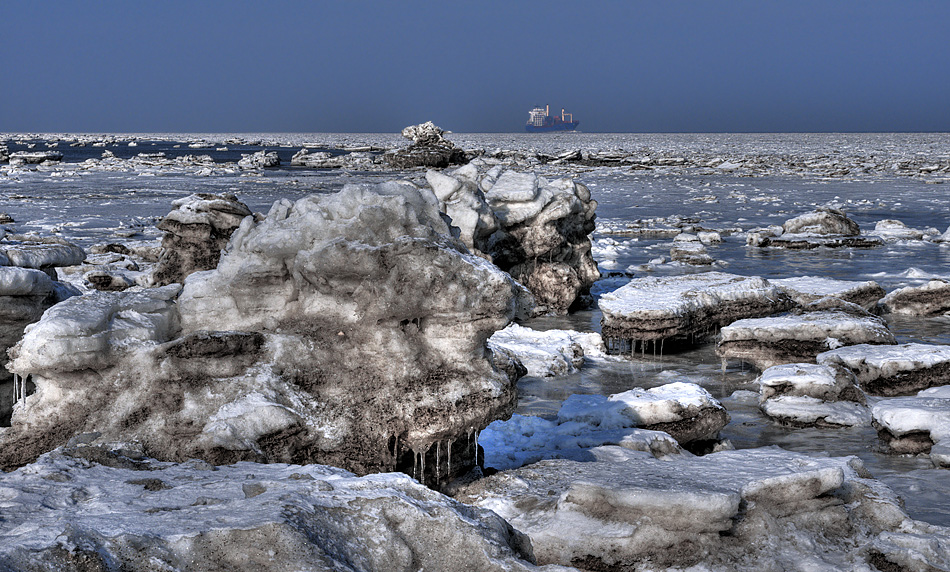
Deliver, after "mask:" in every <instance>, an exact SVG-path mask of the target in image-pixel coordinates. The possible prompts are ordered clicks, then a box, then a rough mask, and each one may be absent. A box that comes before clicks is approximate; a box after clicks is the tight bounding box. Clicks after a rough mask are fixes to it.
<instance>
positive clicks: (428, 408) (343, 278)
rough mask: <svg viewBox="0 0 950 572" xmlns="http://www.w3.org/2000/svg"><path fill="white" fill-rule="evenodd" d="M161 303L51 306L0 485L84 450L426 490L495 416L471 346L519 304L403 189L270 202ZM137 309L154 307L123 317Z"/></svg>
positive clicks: (482, 360)
mask: <svg viewBox="0 0 950 572" xmlns="http://www.w3.org/2000/svg"><path fill="white" fill-rule="evenodd" d="M174 288H176V287H175V286H174V285H172V286H168V287H165V289H150V290H146V291H144V292H142V293H141V294H135V293H126V292H123V293H115V294H110V296H114V298H109V299H108V300H111V302H108V303H107V300H106V298H102V299H101V300H100V299H97V300H98V302H97V301H96V300H93V301H90V302H86V301H84V300H81V299H80V300H77V301H75V302H73V303H72V304H69V302H71V301H67V302H66V303H64V305H61V306H63V308H62V309H61V310H58V312H59V314H55V315H50V314H48V315H47V316H46V319H44V321H41V322H40V323H39V324H38V325H36V326H35V327H34V328H33V329H32V330H30V331H29V332H27V335H26V336H25V337H24V339H23V340H22V341H21V342H20V344H19V345H18V346H17V347H16V348H15V349H14V350H13V352H15V355H14V358H15V359H14V363H13V368H12V369H13V371H15V372H17V373H18V374H20V375H23V376H26V375H27V374H32V375H33V378H34V380H35V382H36V384H37V387H38V389H37V393H36V394H35V395H33V396H30V397H29V398H28V399H27V400H26V401H25V402H24V403H22V404H21V406H19V407H18V408H17V409H16V410H15V411H14V419H13V427H12V428H11V429H10V430H9V431H8V432H6V433H4V434H2V435H0V466H7V467H9V466H15V465H17V464H22V463H23V462H29V461H30V460H32V458H35V456H36V455H37V454H39V453H41V452H43V451H44V450H48V449H49V448H50V447H52V446H55V445H56V444H59V443H60V442H61V441H62V440H63V439H65V438H68V437H69V436H70V435H72V434H73V433H76V432H91V431H97V432H100V433H102V435H103V438H108V439H114V440H130V439H134V440H137V441H138V442H141V443H142V444H143V445H144V446H145V447H146V450H147V452H148V453H149V454H150V455H152V456H154V457H156V458H161V459H165V460H173V461H180V460H184V459H187V458H189V457H198V458H203V459H205V460H208V461H210V462H214V463H231V462H236V461H240V460H255V461H268V462H308V463H309V462H320V463H326V464H332V465H335V466H339V467H343V468H346V469H348V470H353V471H354V472H358V473H369V472H378V471H389V470H403V471H406V472H409V473H413V474H415V475H416V476H417V477H418V478H419V479H420V480H424V481H425V482H427V483H430V484H434V483H438V482H439V481H441V480H444V479H446V478H447V477H450V476H452V475H454V474H456V473H458V472H460V471H463V470H467V469H468V468H470V467H471V466H472V464H473V462H474V460H475V451H476V435H477V432H478V431H480V430H481V429H483V428H484V427H485V426H487V425H488V424H489V423H490V422H491V421H493V420H495V419H498V418H503V417H507V416H508V415H510V414H511V412H512V410H513V408H514V404H515V400H516V393H515V387H514V383H513V380H512V379H510V378H509V376H508V375H507V374H506V373H505V371H503V369H504V366H505V365H506V364H507V361H506V360H505V359H503V358H502V359H498V360H494V359H492V355H491V353H490V352H489V351H488V350H487V348H486V340H487V338H488V337H489V336H490V335H491V334H492V333H493V332H495V331H496V330H498V329H501V328H504V327H505V326H506V325H507V324H508V323H509V322H510V321H511V319H512V318H513V317H514V316H515V315H516V313H517V312H518V311H519V308H520V307H521V305H522V304H523V303H525V301H526V300H527V299H528V298H525V296H528V295H527V293H526V292H525V291H524V289H523V287H521V286H520V285H519V284H517V283H516V282H515V281H513V280H512V279H511V277H510V276H509V275H507V274H506V273H504V272H502V271H500V270H499V269H498V268H497V267H495V266H493V265H491V264H490V263H488V262H487V261H485V260H484V259H482V258H479V257H477V256H474V255H471V254H469V253H468V252H467V251H466V249H465V247H464V246H463V245H462V244H461V243H459V242H458V241H457V240H456V239H455V238H453V237H452V236H451V234H450V232H449V227H448V225H447V224H446V222H445V221H444V220H443V218H442V215H441V214H440V212H439V210H438V201H437V199H436V197H435V196H434V195H433V194H432V193H431V191H429V190H427V189H419V188H418V187H416V186H415V185H413V184H411V183H407V182H394V183H384V184H381V185H378V186H373V185H348V186H346V187H344V189H343V190H342V191H341V192H340V193H337V194H335V195H321V196H316V195H314V196H310V197H305V198H303V199H300V200H298V201H297V202H296V203H291V202H290V201H287V200H281V201H278V202H277V203H275V204H274V206H273V208H272V209H271V211H270V213H269V214H268V216H267V217H266V218H264V219H263V220H260V221H258V220H255V219H254V218H253V217H245V218H244V220H243V221H242V223H241V226H240V228H239V229H238V230H237V231H235V233H234V234H233V235H232V237H231V241H230V244H229V248H228V251H227V252H226V254H225V255H224V256H223V257H222V258H221V260H220V262H219V264H218V266H217V268H216V269H215V270H210V271H203V272H196V273H194V274H192V275H190V276H189V277H188V278H187V279H186V280H185V284H184V288H183V290H182V291H181V294H180V296H179V297H178V300H177V304H172V302H173V300H172V297H173V295H174V292H173V291H172V290H168V289H174ZM106 294H107V293H99V295H100V296H105V295H106ZM139 295H141V296H152V297H157V299H155V300H154V306H147V307H145V308H139V307H137V306H136V307H130V306H129V304H130V303H131V302H132V301H134V300H133V298H131V297H133V296H139ZM149 303H150V304H151V302H149ZM166 304H167V305H168V306H166ZM173 309H177V313H176V314H175V315H174V316H173V315H171V314H170V313H168V314H167V315H166V310H167V312H171V311H172V310H173ZM63 315H65V317H63ZM179 315H180V325H181V332H180V333H179V332H176V331H175V327H174V326H175V322H173V319H177V318H178V316H179ZM166 317H167V319H166ZM56 344H59V346H61V347H59V346H57V345H56ZM47 348H48V349H47ZM53 350H58V351H53ZM62 350H69V351H62ZM107 350H108V351H107ZM496 362H497V363H498V364H499V365H498V366H496V365H495V364H496ZM43 447H46V449H43Z"/></svg>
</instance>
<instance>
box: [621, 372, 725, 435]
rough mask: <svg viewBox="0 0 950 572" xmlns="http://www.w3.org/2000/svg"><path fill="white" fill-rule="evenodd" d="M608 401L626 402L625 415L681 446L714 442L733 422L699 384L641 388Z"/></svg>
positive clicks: (623, 412)
mask: <svg viewBox="0 0 950 572" xmlns="http://www.w3.org/2000/svg"><path fill="white" fill-rule="evenodd" d="M608 401H613V402H617V403H622V404H623V405H624V409H622V410H621V413H622V414H623V415H625V416H627V417H629V418H630V419H631V420H632V421H633V424H634V425H635V426H636V427H641V428H643V429H650V430H652V431H663V432H665V433H669V434H670V435H672V436H673V438H675V439H676V440H677V441H679V442H680V443H681V444H688V443H693V442H697V441H708V440H714V439H716V438H717V437H718V435H719V431H720V430H721V429H722V428H723V427H725V426H726V424H727V423H729V414H728V413H726V409H725V408H724V407H723V406H722V405H721V404H720V403H719V402H718V401H716V400H715V399H714V398H713V396H712V395H710V394H709V392H708V391H706V390H705V389H703V388H702V387H700V386H699V385H697V384H695V383H686V382H673V383H668V384H666V385H661V386H659V387H654V388H651V389H641V388H639V387H637V388H634V389H631V390H629V391H625V392H623V393H617V394H614V395H611V396H610V397H609V398H608Z"/></svg>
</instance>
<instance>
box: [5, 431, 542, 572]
mask: <svg viewBox="0 0 950 572" xmlns="http://www.w3.org/2000/svg"><path fill="white" fill-rule="evenodd" d="M129 449H134V448H131V447H129V446H125V447H124V448H122V449H118V451H113V450H110V449H109V448H105V447H100V446H96V445H82V444H79V445H76V446H73V447H69V448H66V449H65V450H56V451H54V452H52V453H49V454H46V455H44V456H43V457H41V458H40V459H39V460H38V461H37V462H36V463H34V464H31V465H30V466H28V467H25V468H23V469H20V470H18V471H15V472H12V473H8V474H0V506H2V510H3V515H4V518H3V519H2V520H0V539H2V540H0V568H3V569H9V570H37V571H38V570H54V569H56V570H59V569H62V570H90V569H103V570H105V569H119V568H121V569H123V570H143V571H144V570H159V569H160V570H209V571H210V570H220V571H225V570H354V571H355V570H379V571H382V570H406V571H415V570H420V569H421V570H510V571H518V570H524V571H527V570H536V569H538V568H536V567H535V566H534V565H532V564H531V563H530V562H529V560H531V559H532V555H531V552H530V545H529V544H528V543H527V542H525V540H524V538H523V537H522V536H521V535H520V534H519V533H517V532H515V531H514V530H512V528H511V527H510V526H509V525H508V523H506V522H505V521H504V520H502V519H501V518H500V517H498V516H497V515H495V514H494V513H492V512H490V511H487V510H484V509H478V508H473V507H469V506H466V505H463V504H461V503H459V502H457V501H454V500H452V499H450V498H448V497H445V496H443V495H440V494H439V493H436V492H434V491H432V490H429V489H427V488H425V487H423V486H422V485H420V484H419V483H418V482H416V481H415V480H413V479H411V478H409V477H408V476H406V475H403V474H378V475H372V476H368V477H362V478H360V477H356V476H355V475H353V474H352V473H348V472H346V471H344V470H341V469H337V468H333V467H328V466H323V465H303V466H301V465H286V464H267V465H261V464H255V463H237V464H234V465H229V466H222V467H212V466H210V465H208V464H207V463H202V462H200V461H187V462H184V463H180V464H171V463H161V462H158V461H155V460H152V459H148V458H142V457H140V456H138V455H135V454H134V453H131V452H130V451H129ZM125 455H130V456H131V458H130V457H127V456H125ZM97 460H98V461H102V462H103V463H105V464H99V463H98V462H91V461H97ZM107 465H111V466H107Z"/></svg>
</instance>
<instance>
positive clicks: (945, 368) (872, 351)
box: [816, 343, 950, 396]
mask: <svg viewBox="0 0 950 572" xmlns="http://www.w3.org/2000/svg"><path fill="white" fill-rule="evenodd" d="M816 359H817V361H818V363H820V364H835V365H840V366H843V367H846V368H848V369H850V370H851V371H853V372H854V374H855V376H856V377H857V380H858V383H859V384H860V385H861V387H862V389H864V391H866V392H868V393H871V394H874V395H883V396H895V395H912V394H913V393H915V392H917V391H920V390H922V389H927V388H928V387H933V386H939V385H947V384H950V346H943V345H933V344H918V343H909V344H900V345H894V346H891V345H868V344H857V345H851V346H846V347H842V348H837V349H834V350H831V351H828V352H824V353H820V354H818V356H817V358H816Z"/></svg>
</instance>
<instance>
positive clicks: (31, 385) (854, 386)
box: [0, 126, 950, 572]
mask: <svg viewBox="0 0 950 572" xmlns="http://www.w3.org/2000/svg"><path fill="white" fill-rule="evenodd" d="M422 127H425V128H424V129H423V128H420V129H415V130H409V131H410V133H409V135H410V136H411V137H410V139H412V143H411V144H410V145H409V146H407V142H406V141H405V140H404V139H403V138H402V137H400V136H399V135H398V134H391V135H372V134H370V135H334V134H316V135H306V134H288V135H283V134H275V135H214V134H209V135H186V136H171V135H161V136H157V135H127V136H126V135H81V136H72V135H64V136H49V135H46V136H31V135H17V136H9V137H4V138H3V140H2V141H0V147H5V148H6V151H2V152H0V229H2V230H0V249H2V250H3V252H4V253H5V254H4V255H5V256H6V259H0V282H2V285H3V289H2V292H0V303H2V304H3V306H0V308H2V309H3V310H4V311H7V310H9V309H14V310H16V311H18V312H20V314H16V315H17V316H19V317H18V318H16V319H18V320H20V321H19V322H17V323H15V324H14V323H13V321H12V320H9V322H10V323H9V324H6V323H4V324H3V325H4V327H6V329H5V330H4V332H5V334H4V335H5V336H6V338H5V339H7V338H8V339H9V340H8V343H7V345H8V346H13V347H12V349H11V352H10V354H9V357H10V359H11V361H10V364H9V366H8V368H7V369H9V370H10V371H11V372H15V373H16V376H15V377H11V378H9V379H8V380H6V381H5V380H2V379H0V406H4V407H7V408H8V410H10V409H12V412H13V414H12V418H11V419H10V420H9V421H7V422H3V419H0V425H6V424H10V425H11V426H10V427H0V461H2V464H3V466H4V467H5V468H6V469H7V470H9V471H10V472H6V473H3V474H0V570H6V569H11V570H46V569H63V570H90V569H102V570H120V569H125V570H193V569H222V570H224V569H262V570H265V569H266V570H275V569H280V570H284V569H305V570H323V569H326V570H420V569H422V570H471V569H482V570H521V569H524V570H531V569H535V568H536V567H538V566H542V567H548V568H550V569H555V568H556V567H558V566H566V567H572V568H575V569H581V570H598V571H599V570H624V571H627V570H665V569H672V570H692V571H694V572H699V571H702V570H714V571H725V570H737V569H761V570H843V569H845V570H862V571H864V570H866V571H868V572H873V571H875V570H879V571H889V570H912V571H917V570H927V571H930V570H948V569H950V530H948V528H946V527H947V526H950V509H947V508H946V507H948V506H950V481H948V479H947V475H948V473H947V468H945V467H946V466H947V464H948V462H947V459H948V458H950V455H948V454H947V446H948V443H950V442H948V440H947V439H948V435H950V432H948V427H950V418H948V411H950V407H948V406H947V404H948V403H950V395H948V394H947V393H946V391H947V387H950V386H948V385H947V380H948V378H947V377H946V375H945V372H944V369H945V367H944V364H943V353H945V350H946V348H947V347H950V328H948V325H947V324H948V322H947V320H948V318H947V317H946V316H945V313H946V310H945V308H950V295H948V294H947V290H946V288H944V286H945V284H946V278H947V277H948V273H947V271H946V268H947V267H948V266H947V264H948V263H950V248H948V246H947V244H948V243H947V241H946V240H945V237H946V235H947V233H943V230H944V229H946V228H947V227H948V225H950V219H947V215H946V213H947V212H950V198H947V197H946V196H945V194H946V193H943V192H941V191H942V189H943V186H944V184H945V183H950V156H948V155H947V154H946V148H947V143H948V139H947V137H946V136H945V135H940V134H935V135H880V136H877V135H828V136H810V135H789V136H745V135H739V136H685V135H684V136H654V135H642V136H641V135H638V136H628V135H589V134H572V136H569V137H568V136H564V135H560V134H558V135H554V136H551V137H536V136H523V135H511V136H508V135H466V134H451V133H444V132H440V133H439V134H438V135H439V137H438V139H437V140H436V139H433V140H432V141H430V140H429V139H430V137H429V136H428V135H427V134H429V133H435V130H434V129H431V128H429V127H427V126H422ZM433 128H434V126H433ZM436 129H437V128H436ZM439 131H441V130H439ZM427 146H429V147H432V146H437V147H441V148H443V149H442V150H438V149H423V147H427ZM442 151H445V152H446V153H449V154H450V155H451V159H452V160H451V161H450V162H460V163H466V164H465V165H463V166H461V167H454V166H453V167H435V168H431V169H428V170H427V169H426V168H424V167H423V168H403V167H399V169H398V170H394V167H393V166H392V165H393V163H392V161H391V160H390V158H393V157H400V156H405V157H408V158H410V159H413V160H414V161H415V160H416V159H420V160H421V162H419V161H416V163H413V164H421V165H426V164H429V163H427V161H430V158H436V154H437V153H436V152H438V153H442ZM7 155H15V156H16V157H17V158H16V160H14V161H12V162H7V163H3V162H2V161H3V157H5V156H7ZM439 161H441V159H439ZM397 163H398V161H397ZM406 164H407V165H408V163H406ZM438 164H440V165H441V163H438ZM595 207H596V221H597V223H596V227H595V224H594V220H595V219H594V208H595ZM263 213H267V214H263ZM592 231H593V232H592ZM163 233H164V234H163ZM50 237H56V238H50ZM17 241H19V242H20V243H24V242H33V243H37V244H47V245H52V244H72V245H74V246H79V247H82V249H83V251H84V252H83V254H84V256H85V259H84V260H82V257H79V258H77V259H75V260H74V259H70V260H65V259H63V260H59V261H58V262H57V264H60V265H59V266H58V267H57V268H56V269H53V268H51V267H50V266H51V263H52V262H54V261H53V260H52V258H50V257H51V256H52V255H51V254H50V253H53V252H54V251H57V249H58V250H61V251H62V252H66V251H67V250H69V251H71V252H72V253H73V254H74V255H77V254H78V252H77V251H76V250H73V249H72V247H65V248H62V247H39V246H38V247H36V248H35V249H34V250H35V253H36V254H37V256H39V253H40V251H41V250H43V248H45V249H46V251H47V252H46V253H45V254H43V255H42V256H41V257H40V258H42V260H46V261H47V262H49V263H46V262H42V260H40V258H36V257H35V256H34V257H33V258H36V260H33V259H32V258H30V257H25V258H24V257H23V256H20V255H19V254H16V253H14V254H13V255H12V256H11V255H10V253H11V252H14V251H13V250H11V247H13V246H15V244H14V243H16V242H17ZM163 246H164V249H163ZM222 248H223V250H221V249H222ZM21 250H23V249H22V248H21ZM219 253H220V256H218V255H219ZM591 255H593V258H592V257H591ZM18 256H19V258H17V257H18ZM74 258H75V256H74ZM594 260H596V261H597V263H598V264H599V265H600V269H599V271H598V269H597V268H596V266H595V265H594ZM63 264H65V266H64V265H63ZM499 266H500V267H501V270H500V269H499ZM502 270H506V271H508V273H507V274H506V273H505V272H502ZM4 273H5V274H4ZM510 275H514V276H515V278H516V279H517V280H518V281H520V282H522V283H523V284H524V285H525V286H527V287H528V288H529V289H531V290H532V291H533V292H534V294H535V296H533V297H532V296H530V295H529V294H528V291H527V290H525V289H524V288H523V287H522V286H521V285H519V284H517V283H516V282H514V281H512V280H511V278H510ZM598 276H599V277H600V278H599V279H598ZM180 282H183V283H184V284H183V287H182V285H181V284H179V283H180ZM166 283H167V284H168V285H167V286H163V287H160V288H156V287H155V286H157V285H159V284H166ZM101 290H106V291H101ZM110 290H112V291H110ZM55 292H61V293H62V294H61V295H57V296H58V297H51V293H55ZM79 293H83V294H84V295H81V296H80V295H77V294H79ZM64 298H68V299H64ZM591 300H593V301H594V302H595V305H594V306H593V307H590V308H586V309H585V308H584V306H585V305H586V304H587V303H589V302H590V301H591ZM598 303H599V307H598ZM532 304H534V306H532ZM50 305H52V307H50V308H49V309H46V308H47V307H49V306H50ZM568 309H570V310H571V313H570V314H566V313H565V312H566V311H567V310H568ZM44 310H46V311H45V313H44V314H43V318H42V319H40V314H41V313H42V312H43V311H44ZM539 311H540V312H542V313H544V314H545V315H533V314H532V312H533V313H534V314H537V313H538V312H539ZM788 311H791V313H786V312H788ZM7 316H8V315H7V314H4V313H0V321H2V320H6V319H7ZM10 316H13V314H10ZM513 319H517V320H518V323H517V324H515V323H510V322H511V321H512V320H513ZM31 322H32V325H27V324H29V323H31ZM750 322H751V323H750ZM17 328H19V329H17ZM24 330H25V335H24V334H22V332H23V331H24ZM612 332H613V333H612ZM720 332H722V333H720ZM601 334H603V335H604V338H601ZM614 334H616V335H614ZM603 339H606V340H607V342H608V343H607V344H606V346H607V347H605V344H604V343H603V341H602V340H603ZM722 340H725V343H723V344H720V353H721V354H722V355H717V353H716V346H717V343H716V342H717V341H722ZM730 341H731V342H733V343H732V347H733V350H729V343H730ZM881 342H883V343H884V345H878V344H880V343H881ZM5 343H6V342H5ZM610 346H613V347H610ZM740 346H742V347H740ZM792 346H795V347H792ZM608 347H610V349H611V350H612V352H611V355H608V354H607V351H606V350H607V349H608ZM634 350H636V351H634ZM740 350H741V351H740ZM742 352H746V353H745V354H742V355H740V353H742ZM749 352H751V353H749ZM618 353H619V354H621V355H616V354H618ZM723 356H725V357H726V358H727V359H726V360H725V362H723V359H722V357H723ZM779 361H793V362H794V363H791V364H787V365H779V366H776V367H773V368H768V369H766V368H767V366H769V365H772V363H778V362H779ZM815 362H818V363H815ZM749 363H752V364H753V365H755V366H756V367H757V368H759V369H764V370H765V371H762V372H761V375H759V372H757V371H754V370H750V369H749V367H748V365H749ZM11 376H12V374H11ZM519 376H523V377H521V379H520V380H519V381H517V383H516V382H515V380H516V379H517V378H518V377H519ZM925 388H926V389H925ZM7 391H9V393H6V392H7ZM516 398H517V399H518V401H519V403H518V404H516V403H515V401H516ZM14 402H15V403H14ZM486 426H487V427H486ZM475 465H478V466H479V468H476V469H474V470H473V471H471V472H469V473H468V474H465V473H466V472H467V471H469V469H471V468H472V467H473V466H475ZM339 467H342V468H339ZM344 469H346V470H344ZM393 470H395V471H400V472H398V473H390V472H387V471H393ZM347 471H351V472H347ZM457 477H463V478H457ZM423 485H427V486H423ZM437 491H442V492H437ZM446 494H449V495H451V496H452V497H454V500H453V498H450V497H449V496H446Z"/></svg>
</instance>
